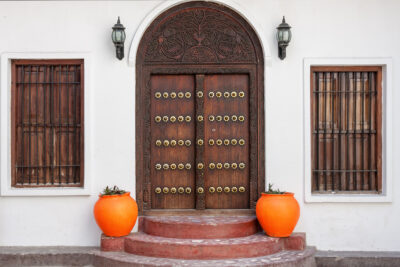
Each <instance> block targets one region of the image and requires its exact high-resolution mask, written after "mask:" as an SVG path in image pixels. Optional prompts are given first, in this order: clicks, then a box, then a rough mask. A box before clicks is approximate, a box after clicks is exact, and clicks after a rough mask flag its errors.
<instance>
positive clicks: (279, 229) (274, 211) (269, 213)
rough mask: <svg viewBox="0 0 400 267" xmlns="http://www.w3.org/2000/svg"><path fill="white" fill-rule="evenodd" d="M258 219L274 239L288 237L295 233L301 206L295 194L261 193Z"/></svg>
mask: <svg viewBox="0 0 400 267" xmlns="http://www.w3.org/2000/svg"><path fill="white" fill-rule="evenodd" d="M256 215H257V219H258V221H259V223H260V225H261V227H262V228H263V229H264V231H265V232H266V233H267V235H269V236H272V237H287V236H290V234H291V233H292V232H293V230H294V227H295V226H296V224H297V221H298V220H299V217H300V206H299V203H297V200H296V199H295V198H294V193H289V192H286V193H283V194H268V193H261V198H260V199H258V201H257V206H256Z"/></svg>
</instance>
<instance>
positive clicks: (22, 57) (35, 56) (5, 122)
mask: <svg viewBox="0 0 400 267" xmlns="http://www.w3.org/2000/svg"><path fill="white" fill-rule="evenodd" d="M14 60H15V61H21V62H29V61H32V60H42V61H43V62H46V61H51V62H52V63H53V62H54V60H61V61H64V60H65V61H66V62H68V61H69V62H77V61H83V63H82V68H83V74H82V77H81V83H82V88H83V91H82V93H83V95H82V96H81V97H82V102H81V106H82V115H83V114H84V116H83V121H81V124H82V127H84V131H83V132H82V134H81V140H84V143H83V144H84V145H83V150H84V154H83V155H82V156H83V158H82V159H81V160H83V162H84V168H83V170H82V173H83V177H84V180H82V181H83V184H82V185H81V186H80V185H73V186H51V187H46V186H44V187H42V186H40V187H34V186H28V187H14V186H12V175H11V171H12V169H11V166H12V158H11V147H12V143H11V140H12V138H11V134H12V130H13V127H12V124H11V123H12V120H11V116H12V112H11V106H12V105H11V104H12V103H11V101H12V98H11V95H12V81H11V77H12V61H14ZM89 74H90V54H89V53H4V54H2V55H1V69H0V75H1V76H0V77H1V84H0V86H1V95H0V97H1V99H0V101H1V102H0V103H1V106H0V121H1V124H0V125H1V142H0V145H1V150H0V153H1V154H0V163H1V170H0V171H1V176H0V179H1V181H0V183H1V187H0V195H1V196H74V195H91V191H92V182H91V173H93V172H92V171H90V170H91V169H92V163H91V157H90V156H89V151H91V150H90V147H92V145H91V142H88V140H92V139H93V138H89V135H90V132H91V131H90V128H91V124H90V121H93V120H91V119H90V116H91V114H90V113H89V112H88V111H89V110H90V108H91V107H90V101H89V100H90V82H89V81H90V77H89Z"/></svg>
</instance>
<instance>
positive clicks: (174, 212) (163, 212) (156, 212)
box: [139, 209, 256, 216]
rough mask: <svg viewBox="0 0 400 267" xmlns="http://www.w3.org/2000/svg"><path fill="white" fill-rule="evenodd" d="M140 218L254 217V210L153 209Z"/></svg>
mask: <svg viewBox="0 0 400 267" xmlns="http://www.w3.org/2000/svg"><path fill="white" fill-rule="evenodd" d="M139 215H140V216H255V215H256V211H255V210H254V209H205V210H196V209H184V210H183V209H153V210H145V211H142V212H140V214H139Z"/></svg>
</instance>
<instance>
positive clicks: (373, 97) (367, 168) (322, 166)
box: [311, 67, 382, 193]
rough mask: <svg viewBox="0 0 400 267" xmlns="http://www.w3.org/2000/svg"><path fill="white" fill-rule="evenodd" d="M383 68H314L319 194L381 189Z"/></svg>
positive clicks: (315, 183) (314, 169) (313, 108)
mask: <svg viewBox="0 0 400 267" xmlns="http://www.w3.org/2000/svg"><path fill="white" fill-rule="evenodd" d="M381 80H382V69H381V67H312V68H311V131H312V135H311V136H312V137H311V138H312V140H311V144H312V145H311V157H312V163H311V164H312V166H311V169H312V191H313V193H332V192H338V193H366V192H368V193H381V191H382V88H381Z"/></svg>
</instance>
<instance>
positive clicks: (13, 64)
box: [11, 59, 85, 188]
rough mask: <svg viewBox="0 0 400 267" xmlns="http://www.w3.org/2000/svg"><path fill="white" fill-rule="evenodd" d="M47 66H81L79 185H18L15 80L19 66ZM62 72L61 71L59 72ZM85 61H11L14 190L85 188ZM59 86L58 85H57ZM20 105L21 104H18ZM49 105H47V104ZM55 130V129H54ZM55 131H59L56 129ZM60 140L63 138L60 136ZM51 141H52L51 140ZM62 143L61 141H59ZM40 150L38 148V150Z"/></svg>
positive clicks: (12, 180)
mask: <svg viewBox="0 0 400 267" xmlns="http://www.w3.org/2000/svg"><path fill="white" fill-rule="evenodd" d="M21 65H24V66H30V68H32V66H39V67H40V66H46V65H51V66H53V65H59V66H63V67H64V66H70V65H79V66H80V77H81V80H80V83H79V86H80V93H79V95H80V98H81V99H80V101H79V102H80V111H81V112H80V125H81V126H80V135H79V144H80V145H79V148H78V149H79V158H80V162H79V183H76V184H70V185H64V184H59V183H54V184H52V185H48V184H47V185H36V184H34V183H31V184H27V185H25V184H22V185H20V184H17V181H16V180H17V177H16V171H15V165H17V159H16V157H17V156H18V151H17V147H16V146H17V137H16V129H17V126H16V124H17V118H16V117H15V115H16V112H17V109H19V106H17V103H18V102H19V101H18V99H17V97H16V93H17V91H16V90H17V86H16V81H14V80H13V79H17V73H16V72H17V66H21ZM59 71H60V72H62V71H61V70H59ZM84 71H85V70H84V61H83V60H82V59H45V60H43V59H13V60H11V186H12V187H13V188H24V187H26V188H33V187H82V186H84V182H85V176H84V170H85V169H84V168H85V164H84V155H85V153H84V152H85V150H84V138H83V136H84V133H85V125H84V118H85V114H84V93H85V87H84V80H85V79H84V77H85V76H84ZM32 84H34V83H32ZM55 84H57V83H55ZM18 104H20V103H18ZM46 105H47V104H46ZM54 128H55V127H54ZM55 130H57V129H56V128H55ZM59 138H61V137H60V136H59ZM49 141H50V140H49ZM58 142H60V140H58ZM37 149H38V148H37ZM58 153H61V151H58ZM54 154H57V152H56V151H54ZM58 157H62V156H61V155H58Z"/></svg>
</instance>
